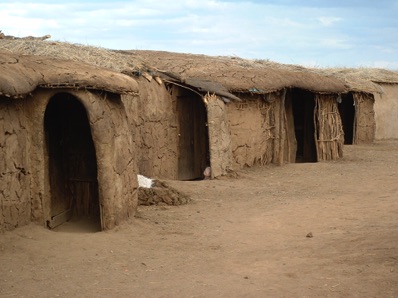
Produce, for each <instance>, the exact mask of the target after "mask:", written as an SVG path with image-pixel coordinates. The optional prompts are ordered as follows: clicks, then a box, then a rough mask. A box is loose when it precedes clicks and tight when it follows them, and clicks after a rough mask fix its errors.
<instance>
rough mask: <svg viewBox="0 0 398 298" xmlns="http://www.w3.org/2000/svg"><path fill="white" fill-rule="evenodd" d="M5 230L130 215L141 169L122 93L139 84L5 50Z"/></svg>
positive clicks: (98, 223) (0, 112)
mask: <svg viewBox="0 0 398 298" xmlns="http://www.w3.org/2000/svg"><path fill="white" fill-rule="evenodd" d="M0 61H1V63H0V126H1V131H2V133H1V135H0V144H1V146H0V155H1V166H0V172H1V177H2V178H1V180H0V183H1V189H2V191H1V194H0V209H1V212H0V230H10V229H13V228H15V227H19V226H22V225H25V224H27V223H29V222H31V221H34V222H37V223H39V224H42V225H45V226H48V227H50V228H53V227H55V226H57V225H59V224H61V223H63V222H65V221H66V220H69V219H71V218H72V219H76V218H79V219H83V220H90V222H91V223H92V224H93V225H95V227H96V228H97V229H98V230H102V229H110V228H112V227H114V226H115V225H117V224H119V223H120V222H122V221H125V220H127V219H128V218H129V217H131V216H133V214H134V212H135V208H136V205H137V172H136V166H135V160H134V157H135V154H134V153H135V152H134V146H133V138H132V134H131V131H130V128H129V124H128V120H127V114H126V110H125V106H124V104H123V102H122V100H121V95H123V94H129V95H130V97H131V98H134V97H135V96H136V95H138V86H137V83H136V81H135V80H134V79H132V78H130V77H128V76H126V75H123V74H120V73H116V72H113V71H110V70H107V69H104V68H100V67H94V66H91V65H88V64H84V63H80V62H74V61H66V60H60V59H51V58H48V57H43V56H27V55H19V54H10V53H9V52H4V51H3V52H0Z"/></svg>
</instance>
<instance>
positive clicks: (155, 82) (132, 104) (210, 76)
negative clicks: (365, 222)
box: [0, 41, 394, 230]
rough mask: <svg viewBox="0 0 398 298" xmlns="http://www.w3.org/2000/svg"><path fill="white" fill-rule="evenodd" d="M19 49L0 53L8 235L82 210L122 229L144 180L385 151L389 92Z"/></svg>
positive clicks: (184, 62)
mask: <svg viewBox="0 0 398 298" xmlns="http://www.w3.org/2000/svg"><path fill="white" fill-rule="evenodd" d="M10 42H11V41H9V42H8V43H6V44H3V49H4V48H5V47H8V48H7V52H5V51H2V52H1V48H2V46H1V43H0V53H1V54H0V59H1V60H0V61H1V63H0V69H1V70H0V92H1V93H0V119H1V122H0V123H1V126H2V131H3V133H1V139H0V144H1V146H0V154H1V155H2V161H3V162H2V166H1V168H0V171H1V177H2V179H1V181H0V183H1V187H2V190H3V191H2V192H1V197H0V208H1V211H2V212H0V230H10V229H13V228H15V227H18V226H21V225H25V224H27V223H28V222H30V221H34V222H37V223H39V224H43V225H45V226H48V227H50V228H52V227H55V226H57V225H59V224H61V223H63V222H64V221H66V220H68V219H70V218H71V216H72V214H74V215H80V216H86V217H90V218H93V219H94V221H95V222H96V223H97V225H98V229H110V228H113V227H114V226H115V225H117V224H119V223H121V222H123V221H125V220H127V219H128V218H131V217H132V216H133V215H134V212H135V209H136V206H137V188H138V185H137V174H142V175H145V176H148V177H156V178H163V179H179V180H192V179H201V178H202V177H203V171H204V169H205V168H206V167H211V170H212V171H211V175H212V177H218V176H221V175H226V174H228V173H230V172H232V171H235V170H239V169H240V168H242V167H246V166H249V167H250V166H253V165H266V164H269V163H275V164H284V163H289V162H315V161H323V160H333V159H337V158H340V157H341V156H342V154H343V144H344V142H345V143H360V142H372V141H373V139H374V133H375V117H374V110H373V106H374V98H375V95H374V94H378V96H379V97H380V100H384V99H385V94H386V93H383V91H384V90H385V88H384V86H383V90H382V88H381V87H380V88H379V87H374V86H373V85H372V86H373V87H372V88H373V89H372V90H370V89H365V88H362V89H355V88H353V87H351V86H350V85H349V84H347V81H346V80H344V79H342V78H339V77H337V76H332V75H327V74H319V73H316V72H313V71H307V70H305V69H303V68H300V67H294V66H290V67H282V66H280V65H278V64H276V63H271V62H268V61H248V60H243V59H239V58H230V57H208V56H203V55H188V54H176V53H167V52H151V51H128V52H115V51H108V50H106V55H109V56H107V57H112V62H110V61H109V60H106V59H103V58H104V56H101V55H103V54H104V51H105V50H98V51H97V52H95V55H94V54H93V51H94V50H93V49H92V48H85V49H82V48H81V47H80V48H79V47H77V48H79V50H80V51H82V50H85V51H86V52H91V54H90V55H88V56H87V59H84V58H82V57H85V55H84V54H82V53H80V54H79V55H77V57H78V58H76V59H73V60H75V61H71V60H65V59H64V57H59V55H60V53H61V52H62V50H61V49H60V48H59V46H60V45H62V46H64V44H63V43H52V44H51V46H50V48H51V50H48V49H49V44H48V43H47V42H46V41H34V42H33V41H29V42H25V41H12V44H10ZM15 45H17V47H15ZM32 45H34V46H32ZM10 46H13V47H12V48H10ZM70 47H71V48H73V49H74V50H76V46H75V45H71V46H70ZM32 49H34V51H33V52H34V53H35V55H27V54H32ZM40 49H45V50H46V52H45V53H42V52H40V51H41V50H40ZM63 50H65V48H63ZM51 51H52V52H51ZM10 52H13V54H11V53H10ZM38 53H39V54H38ZM70 53H71V52H69V55H70ZM100 54H101V55H100ZM70 56H71V55H70ZM95 56H101V59H94V58H93V57H95ZM69 58H71V57H69ZM80 59H83V60H85V61H86V62H88V63H90V64H87V63H83V62H79V61H78V60H80ZM90 59H92V60H90ZM93 59H94V60H93ZM104 63H107V65H104ZM138 64H139V67H137V65H138ZM372 84H374V83H372ZM366 86H368V85H366ZM367 88H369V87H367ZM375 90H376V91H375ZM388 94H389V95H390V94H394V91H391V92H390V93H388ZM383 96H384V97H383ZM391 101H393V100H390V103H391ZM384 111H385V112H387V109H384ZM388 111H389V110H388ZM376 119H377V117H376ZM347 123H349V124H347ZM347 135H349V138H347ZM384 137H386V135H384ZM387 137H388V136H387Z"/></svg>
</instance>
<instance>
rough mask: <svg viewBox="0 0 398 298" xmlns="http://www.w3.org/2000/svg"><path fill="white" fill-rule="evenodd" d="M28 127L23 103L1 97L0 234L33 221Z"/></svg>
mask: <svg viewBox="0 0 398 298" xmlns="http://www.w3.org/2000/svg"><path fill="white" fill-rule="evenodd" d="M28 126H29V121H28V119H27V117H26V116H25V113H24V111H23V101H21V100H17V101H12V100H10V99H9V98H5V97H0V132H1V133H0V156H1V158H0V175H1V179H0V231H2V230H11V229H13V228H16V227H18V226H22V225H26V224H27V223H29V222H30V219H31V210H30V205H31V200H30V183H31V170H30V169H31V166H30V165H31V163H30V156H29V151H28V147H29V131H28V128H29V127H28Z"/></svg>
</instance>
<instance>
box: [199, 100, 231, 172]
mask: <svg viewBox="0 0 398 298" xmlns="http://www.w3.org/2000/svg"><path fill="white" fill-rule="evenodd" d="M204 101H205V103H206V110H207V119H208V123H207V126H208V131H209V150H210V164H211V176H212V178H215V177H218V176H222V175H227V174H229V173H231V172H232V171H233V162H232V151H231V133H230V131H231V129H230V126H229V121H228V114H227V112H226V105H225V103H224V102H223V101H222V100H221V99H220V97H218V96H216V95H206V96H205V98H204Z"/></svg>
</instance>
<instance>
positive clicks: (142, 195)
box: [138, 180, 191, 206]
mask: <svg viewBox="0 0 398 298" xmlns="http://www.w3.org/2000/svg"><path fill="white" fill-rule="evenodd" d="M190 201H191V198H190V197H189V196H188V195H187V194H185V193H183V192H180V191H178V190H177V189H175V188H173V187H171V186H170V185H168V184H167V183H166V182H164V181H159V180H154V185H153V186H152V187H150V188H146V187H140V188H139V189H138V204H139V205H142V206H150V205H170V206H178V205H184V204H187V203H189V202H190Z"/></svg>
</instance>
